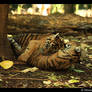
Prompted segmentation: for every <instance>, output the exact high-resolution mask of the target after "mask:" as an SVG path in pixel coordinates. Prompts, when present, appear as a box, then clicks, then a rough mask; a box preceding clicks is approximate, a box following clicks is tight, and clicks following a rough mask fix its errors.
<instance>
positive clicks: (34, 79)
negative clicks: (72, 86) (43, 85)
mask: <svg viewBox="0 0 92 92" xmlns="http://www.w3.org/2000/svg"><path fill="white" fill-rule="evenodd" d="M1 79H3V80H6V79H13V80H48V79H37V78H11V77H5V78H4V77H3V78H1Z"/></svg>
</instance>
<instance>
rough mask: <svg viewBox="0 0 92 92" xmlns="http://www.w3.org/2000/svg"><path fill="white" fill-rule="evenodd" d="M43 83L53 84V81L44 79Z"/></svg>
mask: <svg viewBox="0 0 92 92" xmlns="http://www.w3.org/2000/svg"><path fill="white" fill-rule="evenodd" d="M43 84H46V85H49V84H51V81H50V80H47V81H43Z"/></svg>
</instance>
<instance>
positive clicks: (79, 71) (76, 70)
mask: <svg viewBox="0 0 92 92" xmlns="http://www.w3.org/2000/svg"><path fill="white" fill-rule="evenodd" d="M73 70H74V71H75V72H78V73H81V72H84V71H82V70H78V69H73Z"/></svg>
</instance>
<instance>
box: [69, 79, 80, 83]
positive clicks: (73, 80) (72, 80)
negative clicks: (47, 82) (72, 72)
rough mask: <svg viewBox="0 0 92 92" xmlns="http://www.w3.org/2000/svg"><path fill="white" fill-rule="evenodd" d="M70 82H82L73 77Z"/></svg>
mask: <svg viewBox="0 0 92 92" xmlns="http://www.w3.org/2000/svg"><path fill="white" fill-rule="evenodd" d="M68 82H69V83H77V82H80V81H79V80H75V79H71V80H69V81H68Z"/></svg>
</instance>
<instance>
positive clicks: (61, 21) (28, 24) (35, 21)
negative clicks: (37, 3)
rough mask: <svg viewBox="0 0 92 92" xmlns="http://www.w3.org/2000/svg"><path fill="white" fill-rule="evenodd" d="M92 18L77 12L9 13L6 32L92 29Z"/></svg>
mask: <svg viewBox="0 0 92 92" xmlns="http://www.w3.org/2000/svg"><path fill="white" fill-rule="evenodd" d="M91 22H92V18H84V17H81V16H78V15H75V14H67V15H63V14H58V15H57V14H56V15H55V14H54V15H49V16H41V15H9V19H8V30H7V32H6V33H9V34H17V33H30V32H31V33H54V32H55V33H57V32H62V33H66V32H75V31H80V30H81V31H82V30H83V31H85V30H91V29H92V27H91V26H92V23H91Z"/></svg>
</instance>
